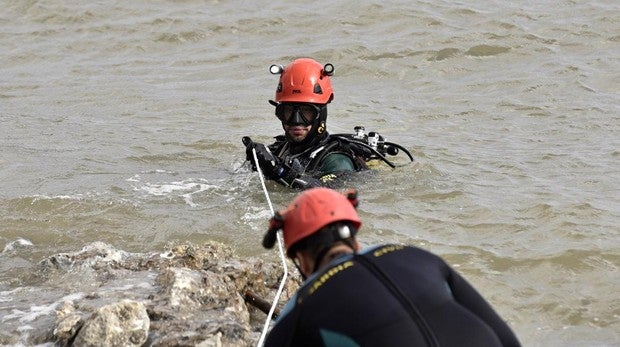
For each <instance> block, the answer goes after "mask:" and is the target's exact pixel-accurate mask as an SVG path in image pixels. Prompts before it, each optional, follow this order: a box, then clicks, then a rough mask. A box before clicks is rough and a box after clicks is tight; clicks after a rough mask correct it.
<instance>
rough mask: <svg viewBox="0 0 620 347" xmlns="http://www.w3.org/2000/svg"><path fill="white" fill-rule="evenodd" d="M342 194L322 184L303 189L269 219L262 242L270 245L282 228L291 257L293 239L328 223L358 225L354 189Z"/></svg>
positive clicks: (357, 226)
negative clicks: (285, 206)
mask: <svg viewBox="0 0 620 347" xmlns="http://www.w3.org/2000/svg"><path fill="white" fill-rule="evenodd" d="M345 194H346V195H344V194H340V193H339V192H337V191H335V190H332V189H329V188H323V187H320V188H312V189H308V190H305V191H303V192H302V193H301V194H299V196H297V198H295V199H294V200H293V202H291V204H290V205H289V206H288V207H287V208H286V209H285V210H281V211H278V212H277V213H276V215H275V216H274V217H273V218H272V219H271V220H270V222H269V230H268V231H267V234H266V235H265V239H264V240H263V246H265V247H267V248H271V247H273V245H274V243H275V240H276V237H275V236H276V232H277V231H278V230H280V229H282V231H283V233H284V246H285V247H286V249H287V255H288V256H289V257H292V256H293V255H292V254H290V252H289V251H290V249H291V247H292V246H293V245H294V244H295V243H297V242H299V241H300V240H302V239H304V238H306V237H308V236H310V235H312V234H314V233H315V232H317V231H319V230H321V229H322V228H324V227H326V226H327V225H329V224H331V223H334V222H350V223H352V224H353V226H354V227H355V229H356V230H357V229H359V228H360V226H361V225H362V221H361V220H360V218H359V216H358V215H357V212H356V211H355V208H356V207H357V192H356V191H354V190H351V191H348V192H346V193H345Z"/></svg>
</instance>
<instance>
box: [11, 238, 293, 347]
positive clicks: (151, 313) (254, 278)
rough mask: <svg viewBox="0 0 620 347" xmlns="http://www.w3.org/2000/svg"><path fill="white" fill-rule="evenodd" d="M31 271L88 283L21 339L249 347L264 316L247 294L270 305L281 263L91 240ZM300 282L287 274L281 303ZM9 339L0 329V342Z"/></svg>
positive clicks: (209, 247)
mask: <svg viewBox="0 0 620 347" xmlns="http://www.w3.org/2000/svg"><path fill="white" fill-rule="evenodd" d="M38 271H39V276H44V277H55V278H59V277H60V278H63V280H67V281H78V282H79V281H87V282H89V283H84V288H88V290H87V291H74V292H67V293H65V294H66V295H65V296H63V300H62V301H61V302H59V303H58V304H57V305H55V307H54V309H53V311H54V312H51V313H50V314H48V315H43V316H42V317H40V318H38V322H39V324H38V325H37V327H38V328H37V330H38V331H36V332H33V333H31V334H30V335H29V341H26V342H27V343H28V344H32V345H41V344H43V345H45V344H50V345H59V346H104V345H105V346H111V345H114V346H255V345H256V344H257V342H258V340H259V338H260V334H261V331H262V328H263V326H264V323H265V319H266V314H265V313H263V312H262V311H260V310H259V309H257V308H256V305H255V304H251V303H250V300H247V298H248V297H247V294H248V293H250V292H251V293H255V294H256V296H257V297H258V298H263V299H265V300H267V301H268V302H269V303H271V301H272V300H273V297H274V295H275V293H276V291H277V288H278V286H279V284H280V279H281V277H282V274H283V269H282V265H281V264H280V263H269V262H266V261H264V260H261V259H256V258H249V259H240V258H238V257H236V256H235V255H234V254H233V251H232V249H231V248H230V247H227V246H225V245H223V244H220V243H217V242H208V243H206V244H204V245H190V244H185V245H177V246H174V247H171V248H170V249H169V250H166V251H164V252H163V253H139V254H137V253H128V252H125V251H122V250H118V249H115V248H114V247H112V246H110V245H108V244H105V243H100V242H95V243H92V244H89V245H87V246H86V247H84V248H83V249H81V250H80V251H78V252H75V253H60V254H56V255H53V256H51V257H48V258H46V259H44V260H43V261H41V262H40V263H39V269H38ZM299 281H300V280H299V277H298V276H297V275H296V274H295V273H291V274H290V275H289V280H288V281H287V284H286V287H285V290H284V293H283V295H282V297H281V298H280V305H282V304H284V303H285V302H286V300H288V298H289V297H290V295H292V294H293V293H294V292H295V290H296V289H297V286H298V285H299ZM16 336H17V334H15V335H12V334H11V332H10V331H4V332H3V333H2V334H1V335H0V344H8V345H10V344H16V343H17V342H18V341H15V338H16Z"/></svg>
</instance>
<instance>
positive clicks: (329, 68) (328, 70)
mask: <svg viewBox="0 0 620 347" xmlns="http://www.w3.org/2000/svg"><path fill="white" fill-rule="evenodd" d="M323 74H324V75H327V76H331V75H333V74H334V65H332V64H330V63H327V64H325V65H323Z"/></svg>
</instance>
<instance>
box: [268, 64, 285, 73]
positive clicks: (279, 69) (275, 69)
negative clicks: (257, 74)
mask: <svg viewBox="0 0 620 347" xmlns="http://www.w3.org/2000/svg"><path fill="white" fill-rule="evenodd" d="M283 71H284V67H282V65H276V64H273V65H271V66H270V67H269V72H271V74H272V75H280V74H282V72H283Z"/></svg>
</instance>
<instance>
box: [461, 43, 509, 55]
mask: <svg viewBox="0 0 620 347" xmlns="http://www.w3.org/2000/svg"><path fill="white" fill-rule="evenodd" d="M508 51H510V47H503V46H492V45H477V46H474V47H472V48H470V49H468V50H467V51H466V52H465V55H469V56H473V57H488V56H492V55H498V54H502V53H506V52H508Z"/></svg>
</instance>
